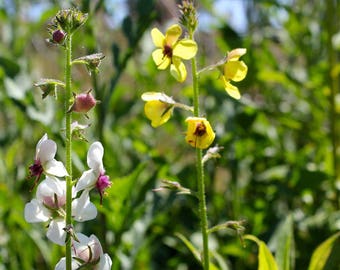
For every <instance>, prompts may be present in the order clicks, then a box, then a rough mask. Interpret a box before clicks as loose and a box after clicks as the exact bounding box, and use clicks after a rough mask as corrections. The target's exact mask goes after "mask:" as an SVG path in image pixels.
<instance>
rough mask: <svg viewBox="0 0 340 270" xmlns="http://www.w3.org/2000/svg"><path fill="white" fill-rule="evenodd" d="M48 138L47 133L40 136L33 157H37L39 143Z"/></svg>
mask: <svg viewBox="0 0 340 270" xmlns="http://www.w3.org/2000/svg"><path fill="white" fill-rule="evenodd" d="M47 139H48V137H47V134H46V133H45V134H44V136H42V137H41V139H40V140H39V142H38V143H37V146H36V147H35V159H38V158H39V157H38V153H39V152H40V147H41V144H42V143H43V142H44V141H46V140H47Z"/></svg>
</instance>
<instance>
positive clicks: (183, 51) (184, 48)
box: [173, 39, 197, 60]
mask: <svg viewBox="0 0 340 270" xmlns="http://www.w3.org/2000/svg"><path fill="white" fill-rule="evenodd" d="M196 53H197V44H196V42H195V41H193V40H191V39H182V40H181V41H179V42H178V43H177V44H176V45H175V46H174V48H173V55H174V56H178V57H180V58H182V59H185V60H188V59H191V58H193V57H194V56H195V55H196Z"/></svg>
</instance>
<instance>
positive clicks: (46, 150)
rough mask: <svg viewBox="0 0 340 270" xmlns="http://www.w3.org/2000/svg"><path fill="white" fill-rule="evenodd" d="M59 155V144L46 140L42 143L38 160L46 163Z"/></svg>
mask: <svg viewBox="0 0 340 270" xmlns="http://www.w3.org/2000/svg"><path fill="white" fill-rule="evenodd" d="M56 153H57V144H56V143H55V142H54V141H52V140H44V141H42V142H41V144H40V147H39V149H38V152H37V158H38V159H40V161H41V163H45V162H46V161H48V160H51V159H53V158H54V157H55V154H56Z"/></svg>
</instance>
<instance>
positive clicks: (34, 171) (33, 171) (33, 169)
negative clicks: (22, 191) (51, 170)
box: [29, 159, 44, 190]
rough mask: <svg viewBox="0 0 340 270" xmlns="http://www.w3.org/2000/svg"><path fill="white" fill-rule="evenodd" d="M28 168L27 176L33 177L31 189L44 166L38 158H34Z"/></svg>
mask: <svg viewBox="0 0 340 270" xmlns="http://www.w3.org/2000/svg"><path fill="white" fill-rule="evenodd" d="M29 170H30V175H29V177H30V178H33V177H35V180H34V184H33V187H32V188H31V190H32V189H33V188H34V187H35V186H36V185H37V183H38V181H39V179H40V177H41V175H42V173H43V172H44V168H43V167H42V165H41V162H40V160H39V159H36V160H34V163H33V165H31V166H30V167H29Z"/></svg>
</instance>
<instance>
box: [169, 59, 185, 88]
mask: <svg viewBox="0 0 340 270" xmlns="http://www.w3.org/2000/svg"><path fill="white" fill-rule="evenodd" d="M170 73H171V75H172V76H173V77H174V78H175V79H176V80H177V81H179V82H184V81H185V79H186V77H187V70H186V68H185V65H184V63H183V62H182V61H181V60H180V59H179V58H177V57H173V64H171V66H170Z"/></svg>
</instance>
